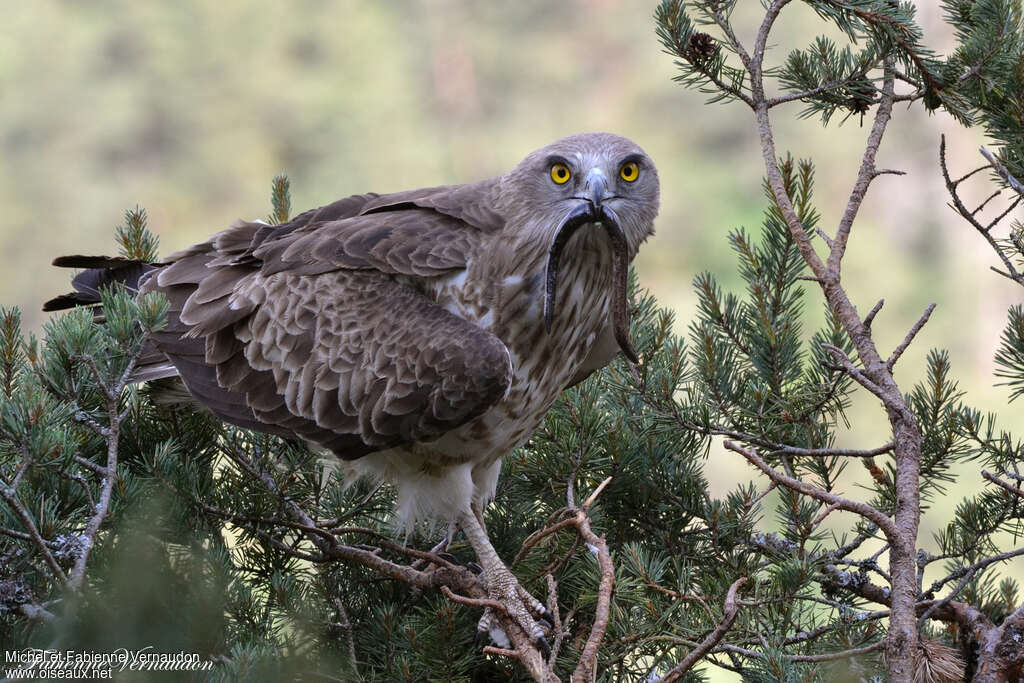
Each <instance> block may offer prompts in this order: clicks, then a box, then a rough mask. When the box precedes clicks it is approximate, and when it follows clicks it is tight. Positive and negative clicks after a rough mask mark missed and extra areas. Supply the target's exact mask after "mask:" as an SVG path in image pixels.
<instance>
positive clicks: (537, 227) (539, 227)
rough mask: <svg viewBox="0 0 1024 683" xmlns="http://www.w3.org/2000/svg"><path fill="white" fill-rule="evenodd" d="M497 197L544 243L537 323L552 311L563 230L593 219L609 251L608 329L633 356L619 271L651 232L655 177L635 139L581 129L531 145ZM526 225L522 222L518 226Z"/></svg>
mask: <svg viewBox="0 0 1024 683" xmlns="http://www.w3.org/2000/svg"><path fill="white" fill-rule="evenodd" d="M501 186H502V189H503V193H502V194H503V197H502V199H503V203H504V205H505V207H506V210H507V211H508V213H509V215H510V216H512V217H514V218H516V219H518V220H516V221H515V222H516V224H518V225H520V226H524V228H526V229H528V230H529V234H528V235H526V237H527V238H528V239H530V240H539V241H543V243H544V244H545V245H546V246H547V253H548V258H547V267H546V272H545V278H544V281H545V291H544V323H545V325H546V326H548V327H550V325H551V321H552V317H553V315H554V304H555V295H556V288H557V283H558V267H559V263H560V261H561V259H562V253H563V250H564V249H565V245H566V244H567V243H568V241H569V238H570V237H572V235H573V234H574V233H575V232H576V231H577V230H578V229H579V228H580V227H581V226H584V225H588V224H595V225H596V224H600V226H601V227H602V228H603V229H604V232H605V234H606V235H607V238H608V240H609V245H610V247H611V253H612V271H613V272H612V286H613V287H614V291H613V292H612V312H613V315H614V321H613V322H614V329H615V337H616V339H617V340H618V342H619V346H620V348H621V349H622V352H623V353H624V354H625V355H626V356H627V357H628V358H629V359H630V360H631V361H633V362H636V361H637V356H636V351H635V350H634V349H633V346H632V344H631V343H630V340H629V305H628V302H627V300H626V279H627V273H628V269H629V263H630V261H631V260H632V259H633V257H634V256H636V253H637V250H638V249H639V248H640V244H641V243H642V242H643V241H644V240H645V239H647V238H648V237H649V236H650V235H652V234H653V233H654V218H655V217H656V216H657V215H658V205H659V197H660V184H659V181H658V171H657V169H656V168H655V166H654V162H653V161H651V158H650V157H649V156H647V154H646V152H644V151H643V150H642V149H641V148H640V147H639V146H638V145H637V144H636V143H635V142H633V141H632V140H629V139H627V138H624V137H621V136H618V135H613V134H611V133H582V134H579V135H570V136H569V137H565V138H562V139H560V140H556V141H555V142H552V143H551V144H549V145H546V146H544V147H542V148H540V149H538V150H536V151H534V152H531V153H530V154H529V155H527V157H526V158H525V159H523V161H522V162H520V163H519V165H518V166H516V167H515V168H514V169H513V170H512V171H511V172H509V173H508V174H506V175H505V177H504V178H503V179H502V183H501ZM526 226H528V227H526Z"/></svg>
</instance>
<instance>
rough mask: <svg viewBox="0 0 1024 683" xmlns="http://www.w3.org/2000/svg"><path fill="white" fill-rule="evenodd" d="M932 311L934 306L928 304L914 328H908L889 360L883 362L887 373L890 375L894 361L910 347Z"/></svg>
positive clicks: (894, 364)
mask: <svg viewBox="0 0 1024 683" xmlns="http://www.w3.org/2000/svg"><path fill="white" fill-rule="evenodd" d="M934 310H935V304H934V303H930V304H928V308H926V309H925V310H924V313H923V314H922V315H921V317H920V318H918V320H917V322H916V323H914V326H913V327H911V328H910V331H909V332H907V336H906V337H904V338H903V341H902V342H900V345H899V346H897V347H896V349H895V350H894V351H893V352H892V355H891V356H889V360H887V361H886V362H885V369H886V370H887V371H889V372H890V373H891V372H892V370H893V368H894V367H895V366H896V361H898V360H899V359H900V356H902V355H903V352H904V351H906V350H907V347H908V346H910V342H912V341H914V337H916V336H917V333H918V332H920V331H921V328H922V327H924V326H925V324H926V323H927V322H928V318H930V317H931V315H932V311H934Z"/></svg>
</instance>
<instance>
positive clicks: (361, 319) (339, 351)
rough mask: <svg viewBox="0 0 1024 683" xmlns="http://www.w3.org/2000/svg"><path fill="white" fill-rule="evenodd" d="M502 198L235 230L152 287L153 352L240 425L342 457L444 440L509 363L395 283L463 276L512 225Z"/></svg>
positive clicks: (417, 201)
mask: <svg viewBox="0 0 1024 683" xmlns="http://www.w3.org/2000/svg"><path fill="white" fill-rule="evenodd" d="M492 190H493V187H492V185H491V184H488V183H477V184H475V185H469V186H456V187H448V188H427V189H425V190H418V191H413V192H411V193H399V194H397V195H386V196H378V195H373V194H370V195H358V196H355V197H349V198H346V199H343V200H339V201H338V202H335V203H334V204H331V205H328V206H326V207H321V208H320V209H316V210H313V211H309V212H306V213H304V214H302V215H300V216H298V217H297V218H296V219H294V220H293V221H291V222H289V223H286V224H282V225H278V226H269V225H265V224H261V223H245V222H239V223H236V224H234V225H233V226H231V227H230V228H228V229H227V230H225V231H224V232H222V233H220V234H218V235H216V236H214V237H213V238H211V239H210V240H209V241H207V242H204V243H203V244H200V245H196V246H194V247H191V248H189V249H187V250H185V251H183V252H179V254H176V255H175V256H172V257H171V258H170V259H169V264H168V265H166V266H164V267H163V268H161V269H160V270H159V271H157V272H155V273H154V274H153V275H152V276H150V277H148V278H147V279H145V280H144V281H143V283H142V287H143V289H144V290H157V291H163V292H165V293H166V294H167V295H168V298H169V300H170V302H171V313H170V318H171V320H170V321H169V325H168V327H167V329H165V330H163V331H161V332H159V333H156V334H155V335H154V340H153V341H154V343H155V344H156V346H157V347H158V348H159V349H160V350H161V351H163V352H164V353H165V354H166V355H167V356H168V357H169V359H170V360H171V361H172V362H173V363H174V364H175V366H176V367H177V368H178V371H179V373H180V375H181V377H182V379H183V380H184V382H185V384H186V386H187V387H188V388H189V391H190V392H192V393H193V395H194V396H196V398H197V399H199V400H200V401H201V402H203V403H204V404H205V405H207V406H208V407H209V408H210V409H211V410H212V411H213V412H214V413H216V414H217V415H219V416H221V417H222V418H223V419H225V420H228V421H229V422H233V423H235V424H239V425H242V426H245V427H250V428H256V429H261V430H263V431H268V432H272V433H276V434H283V435H288V436H298V437H302V438H306V439H309V440H311V441H314V442H316V443H319V444H321V445H323V446H325V447H327V448H329V449H331V450H332V451H334V452H335V453H336V454H337V455H339V456H340V457H342V458H345V459H352V458H357V457H360V456H362V455H365V454H366V453H369V452H373V451H375V450H380V449H384V448H390V447H392V446H396V445H399V444H402V443H407V442H410V441H430V440H433V439H436V438H439V437H440V436H442V435H443V434H444V433H446V432H447V431H449V430H451V429H454V428H456V427H458V426H459V425H461V424H464V423H466V422H468V421H470V420H472V419H473V418H475V417H477V416H479V415H481V414H483V413H484V412H485V411H486V410H487V409H489V408H490V407H491V406H493V405H494V404H495V403H496V402H497V401H499V400H500V399H501V397H502V396H504V394H505V392H506V390H507V388H508V385H509V382H510V381H511V366H510V357H509V354H508V350H507V349H506V348H505V346H504V344H503V343H502V342H501V341H500V340H499V339H497V337H495V336H494V335H492V334H490V333H489V332H486V331H485V330H483V329H481V328H479V327H477V326H476V325H475V324H474V323H473V322H471V321H466V320H463V319H462V318H459V317H457V316H455V315H453V314H452V313H450V312H448V311H447V310H445V309H444V308H442V307H441V306H439V305H438V304H437V303H435V302H434V301H432V300H430V299H429V298H428V297H427V296H426V295H425V294H424V293H423V292H422V291H420V288H418V287H415V286H412V285H411V284H410V283H409V282H408V281H407V280H400V279H398V278H396V277H395V276H403V277H405V278H409V277H412V278H413V279H415V278H417V277H436V276H438V275H442V274H447V273H451V272H454V271H457V270H459V269H463V268H465V267H466V266H467V263H468V261H469V260H470V259H471V258H472V257H473V255H474V254H475V251H476V249H477V248H478V244H479V240H480V236H481V235H483V234H485V233H486V232H488V231H491V230H494V229H496V227H500V225H501V224H502V223H501V220H502V219H501V217H500V215H499V214H498V213H497V212H496V211H494V210H493V209H491V208H490V206H491V204H490V197H491V193H492Z"/></svg>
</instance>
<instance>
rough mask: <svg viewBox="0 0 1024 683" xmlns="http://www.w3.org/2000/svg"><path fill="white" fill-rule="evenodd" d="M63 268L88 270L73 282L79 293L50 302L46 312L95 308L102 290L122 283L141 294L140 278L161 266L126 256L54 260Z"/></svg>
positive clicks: (45, 307) (76, 276) (67, 257)
mask: <svg viewBox="0 0 1024 683" xmlns="http://www.w3.org/2000/svg"><path fill="white" fill-rule="evenodd" d="M53 265H55V266H58V267H60V268H84V269H85V270H83V271H82V272H80V273H78V274H77V275H75V276H74V277H73V278H72V279H71V286H72V287H74V288H75V291H73V292H70V293H68V294H63V295H61V296H58V297H54V298H53V299H50V300H49V301H47V302H46V303H44V304H43V310H44V311H47V312H49V311H61V310H64V309H67V308H74V307H76V306H91V305H94V304H98V303H99V302H100V289H102V288H103V287H109V286H110V285H112V284H114V283H118V282H120V283H121V284H123V285H124V286H125V287H127V288H128V289H130V290H132V291H138V289H139V279H140V278H142V276H143V275H145V274H146V273H149V272H151V271H153V270H156V269H157V268H159V267H160V266H159V265H157V264H155V263H149V262H147V261H139V260H137V259H130V258H124V257H122V256H80V255H75V256H60V257H58V258H56V259H54V260H53Z"/></svg>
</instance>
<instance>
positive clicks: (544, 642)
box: [533, 636, 551, 659]
mask: <svg viewBox="0 0 1024 683" xmlns="http://www.w3.org/2000/svg"><path fill="white" fill-rule="evenodd" d="M533 644H534V645H536V646H537V649H538V650H540V653H541V654H542V655H544V659H550V658H551V646H550V645H548V639H547V638H545V637H544V636H537V637H536V638H535V639H534V641H533Z"/></svg>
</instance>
